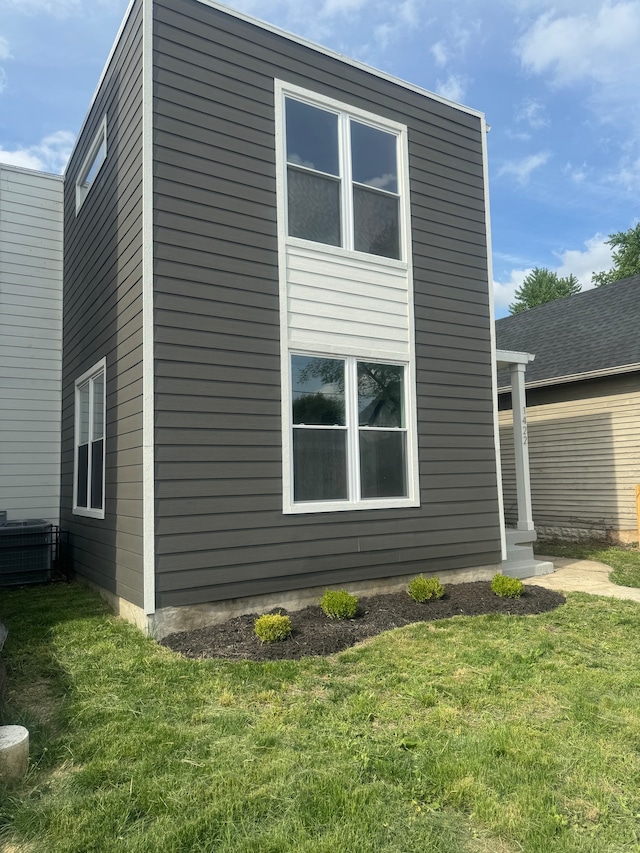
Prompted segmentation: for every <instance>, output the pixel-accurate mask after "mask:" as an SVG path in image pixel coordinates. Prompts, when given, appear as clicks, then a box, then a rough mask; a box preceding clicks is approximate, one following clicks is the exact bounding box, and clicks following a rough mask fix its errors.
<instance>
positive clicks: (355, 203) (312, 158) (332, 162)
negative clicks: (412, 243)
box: [284, 95, 402, 259]
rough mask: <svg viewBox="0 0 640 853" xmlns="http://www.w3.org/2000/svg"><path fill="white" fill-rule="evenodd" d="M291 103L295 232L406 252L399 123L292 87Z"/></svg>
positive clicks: (290, 208) (361, 248) (374, 250)
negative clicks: (313, 99) (325, 102)
mask: <svg viewBox="0 0 640 853" xmlns="http://www.w3.org/2000/svg"><path fill="white" fill-rule="evenodd" d="M284 108H285V122H284V126H285V136H286V163H287V220H288V234H289V236H290V237H300V238H302V239H304V240H312V241H314V242H316V243H324V244H326V245H329V246H341V247H343V248H345V249H350V250H355V251H357V252H366V253H368V254H371V255H380V256H382V257H386V258H397V259H402V249H401V246H402V238H401V235H402V214H401V211H402V205H401V180H400V172H399V169H398V163H399V159H400V129H399V128H398V126H395V125H393V126H392V125H391V123H386V122H384V121H383V120H378V119H376V118H375V117H371V120H369V119H368V118H366V117H365V114H362V113H360V111H355V110H352V111H348V110H347V109H346V108H345V109H333V108H330V107H325V106H320V105H318V104H316V103H309V102H307V101H305V100H303V99H299V98H298V97H293V96H291V95H287V96H286V97H285V104H284ZM385 125H387V126H385Z"/></svg>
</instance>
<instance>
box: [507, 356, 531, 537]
mask: <svg viewBox="0 0 640 853" xmlns="http://www.w3.org/2000/svg"><path fill="white" fill-rule="evenodd" d="M509 373H510V376H511V408H512V410H513V447H514V455H515V463H516V494H517V498H518V530H533V529H534V527H533V510H532V507H531V481H530V479H529V446H528V440H527V407H526V402H525V391H524V373H525V365H524V364H522V363H517V364H510V365H509Z"/></svg>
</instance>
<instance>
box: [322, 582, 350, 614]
mask: <svg viewBox="0 0 640 853" xmlns="http://www.w3.org/2000/svg"><path fill="white" fill-rule="evenodd" d="M320 607H321V608H322V612H323V613H324V615H325V616H328V617H329V619H353V617H354V616H355V615H356V611H357V609H358V599H357V598H356V596H355V595H351V593H350V592H347V590H346V589H327V590H325V593H324V595H323V596H322V598H321V599H320Z"/></svg>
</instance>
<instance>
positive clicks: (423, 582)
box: [407, 575, 444, 601]
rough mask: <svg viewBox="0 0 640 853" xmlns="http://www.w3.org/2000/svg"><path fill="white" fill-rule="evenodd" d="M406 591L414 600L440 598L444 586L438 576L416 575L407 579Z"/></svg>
mask: <svg viewBox="0 0 640 853" xmlns="http://www.w3.org/2000/svg"><path fill="white" fill-rule="evenodd" d="M407 592H408V593H409V595H410V596H411V598H413V600H414V601H430V600H431V599H433V598H442V596H443V595H444V587H443V586H442V584H441V583H440V581H439V580H438V578H424V577H423V576H422V575H418V577H417V578H412V579H411V580H410V581H409V586H408V587H407Z"/></svg>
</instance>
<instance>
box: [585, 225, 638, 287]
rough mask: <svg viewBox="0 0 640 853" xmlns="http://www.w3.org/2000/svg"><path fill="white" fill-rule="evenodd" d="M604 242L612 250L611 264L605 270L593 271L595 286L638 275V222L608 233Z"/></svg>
mask: <svg viewBox="0 0 640 853" xmlns="http://www.w3.org/2000/svg"><path fill="white" fill-rule="evenodd" d="M606 243H607V245H608V246H611V248H612V249H613V250H614V251H613V253H612V257H613V266H612V267H611V269H610V270H607V271H606V272H598V273H595V272H594V273H593V275H592V276H591V281H592V282H593V283H594V284H595V286H596V287H600V285H601V284H610V283H611V282H612V281H620V279H622V278H629V276H632V275H640V222H639V223H638V224H637V225H636V226H635V228H629V230H628V231H617V232H616V233H615V234H609V239H608V240H606Z"/></svg>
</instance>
